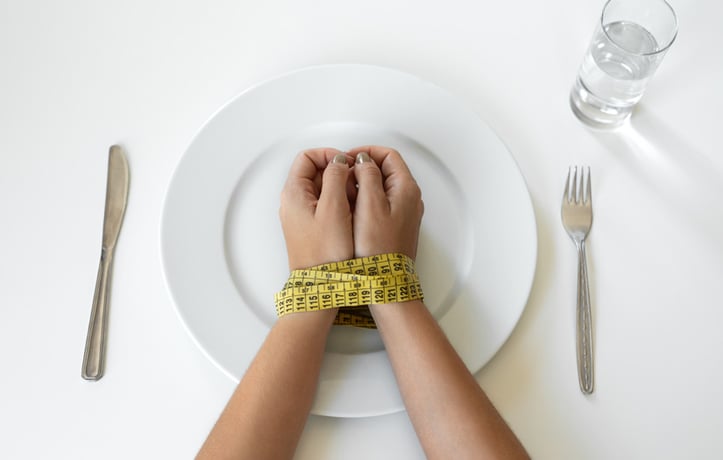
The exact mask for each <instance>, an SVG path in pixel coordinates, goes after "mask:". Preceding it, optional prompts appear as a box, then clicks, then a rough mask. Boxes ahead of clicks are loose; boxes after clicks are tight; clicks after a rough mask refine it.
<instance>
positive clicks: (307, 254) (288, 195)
mask: <svg viewBox="0 0 723 460" xmlns="http://www.w3.org/2000/svg"><path fill="white" fill-rule="evenodd" d="M352 160H353V157H347V156H346V155H345V154H344V153H342V152H340V151H339V150H336V149H331V148H321V149H312V150H307V151H305V152H302V153H301V154H299V156H298V157H297V158H296V160H295V161H294V163H293V164H292V166H291V170H290V171H289V177H288V179H287V180H286V184H285V185H284V188H283V190H282V192H281V207H280V209H279V217H280V218H281V227H282V229H283V232H284V240H285V241H286V251H287V255H288V259H289V269H290V270H295V269H300V268H307V267H311V266H314V265H319V264H322V263H326V262H336V261H340V260H346V259H350V258H352V257H353V256H354V240H353V237H352V214H351V208H350V205H349V201H350V198H353V197H350V196H349V195H350V194H352V193H353V192H352V191H351V190H350V187H349V185H350V180H349V179H350V169H349V163H350V161H352ZM351 188H353V187H351Z"/></svg>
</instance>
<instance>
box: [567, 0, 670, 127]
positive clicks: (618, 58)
mask: <svg viewBox="0 0 723 460" xmlns="http://www.w3.org/2000/svg"><path fill="white" fill-rule="evenodd" d="M677 33H678V18H677V17H676V15H675V11H673V8H672V7H671V6H670V5H669V4H668V2H666V1H665V0H608V2H607V3H605V6H604V7H603V11H602V15H601V16H600V21H599V22H598V24H597V27H596V29H595V33H594V35H593V38H592V40H591V42H590V47H589V48H588V50H587V53H586V54H585V57H584V58H583V61H582V64H581V65H580V69H579V70H578V74H577V79H576V80H575V84H574V85H573V87H572V91H571V92H570V106H571V107H572V111H573V112H574V113H575V115H576V116H577V117H578V118H579V119H580V120H581V121H583V122H584V123H586V124H588V125H591V126H594V127H598V128H608V127H609V128H613V127H618V126H620V125H622V124H623V123H625V122H626V121H627V120H628V119H629V117H630V113H631V112H632V110H633V107H634V106H635V104H637V103H638V101H639V100H640V98H641V97H642V96H643V92H644V91H645V88H646V86H647V85H648V81H649V80H650V78H651V77H652V76H653V74H654V73H655V70H656V69H657V68H658V66H659V65H660V62H661V61H662V60H663V56H665V53H666V52H667V51H668V49H669V48H670V45H672V44H673V41H674V40H675V37H676V35H677Z"/></svg>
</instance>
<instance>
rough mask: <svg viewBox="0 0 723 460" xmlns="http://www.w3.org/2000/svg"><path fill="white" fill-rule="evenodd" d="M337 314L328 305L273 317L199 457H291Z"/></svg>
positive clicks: (312, 397)
mask: <svg viewBox="0 0 723 460" xmlns="http://www.w3.org/2000/svg"><path fill="white" fill-rule="evenodd" d="M335 314H336V310H328V311H321V312H314V313H300V314H292V315H287V316H284V317H282V318H280V319H279V320H277V322H276V324H275V325H274V327H273V328H272V329H271V331H270V332H269V335H268V337H267V338H266V340H265V341H264V343H263V345H262V346H261V349H260V350H259V352H258V353H257V355H256V357H255V358H254V361H253V362H252V363H251V365H250V367H249V369H248V370H247V371H246V374H245V375H244V377H243V379H242V380H241V382H240V383H239V385H238V387H237V388H236V391H235V392H234V394H233V396H232V397H231V400H230V401H229V403H228V404H227V406H226V408H225V409H224V411H223V413H222V414H221V417H220V418H219V420H218V422H217V423H216V425H215V426H214V428H213V430H212V431H211V434H210V435H209V437H208V439H207V440H206V443H205V444H204V445H203V447H202V448H201V451H200V452H199V454H198V458H214V459H218V458H235V459H247V458H248V459H259V458H264V459H290V458H292V457H293V454H294V450H295V448H296V445H297V443H298V440H299V437H300V436H301V432H302V431H303V428H304V424H305V423H306V419H307V417H308V413H309V410H310V409H311V405H312V403H313V400H314V396H315V394H316V388H317V381H318V377H319V370H320V368H321V362H322V359H323V355H324V347H325V344H326V338H327V335H328V333H329V329H330V328H331V324H332V322H333V320H334V315H335Z"/></svg>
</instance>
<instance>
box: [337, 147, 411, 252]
mask: <svg viewBox="0 0 723 460" xmlns="http://www.w3.org/2000/svg"><path fill="white" fill-rule="evenodd" d="M349 154H350V155H351V156H353V157H355V158H356V164H355V166H354V168H353V171H354V176H355V178H356V181H357V184H358V185H359V189H358V191H357V195H356V200H355V205H354V218H353V224H354V254H355V256H356V257H366V256H371V255H374V254H382V253H388V252H400V253H402V254H405V255H407V256H409V257H411V258H412V259H414V258H416V256H417V242H418V240H419V226H420V224H421V221H422V214H423V213H424V203H423V202H422V194H421V191H420V189H419V186H418V185H417V182H416V181H415V180H414V177H412V174H411V172H410V171H409V168H408V167H407V164H406V163H405V162H404V160H403V159H402V157H401V155H400V154H399V152H397V151H396V150H393V149H390V148H386V147H379V146H365V147H357V148H355V149H353V150H351V151H350V152H349Z"/></svg>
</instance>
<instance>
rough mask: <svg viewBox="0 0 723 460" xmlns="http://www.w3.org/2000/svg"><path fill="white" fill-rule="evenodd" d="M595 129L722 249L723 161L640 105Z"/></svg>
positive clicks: (602, 140)
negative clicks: (618, 121)
mask: <svg viewBox="0 0 723 460" xmlns="http://www.w3.org/2000/svg"><path fill="white" fill-rule="evenodd" d="M591 133H592V134H593V136H594V137H595V138H596V139H597V140H598V141H599V142H600V143H601V144H603V145H604V146H605V147H606V149H607V150H608V151H610V152H611V153H613V154H615V155H617V156H618V159H619V160H620V162H621V163H623V164H624V165H625V166H627V167H628V169H629V170H630V171H631V172H632V173H633V174H634V175H635V177H637V178H638V179H639V181H640V182H641V183H642V184H644V185H645V186H646V187H648V188H649V189H650V190H651V191H652V192H653V193H654V194H655V195H656V196H658V197H659V198H660V199H661V200H663V201H665V202H666V203H667V204H668V205H670V206H671V207H672V208H673V209H674V211H675V213H676V214H677V215H679V216H681V218H682V219H683V222H686V223H687V225H688V226H690V227H691V232H692V233H693V234H695V235H696V237H697V238H705V239H706V242H708V243H710V244H713V245H716V246H718V247H719V249H723V244H722V243H723V241H722V240H721V238H720V235H721V234H723V204H721V203H720V198H721V197H723V180H722V179H723V169H721V166H720V164H718V163H716V162H715V161H714V159H712V158H710V157H709V156H708V155H706V154H705V153H704V152H701V151H700V150H699V149H697V148H696V147H694V146H693V145H692V144H691V142H689V141H688V140H687V139H686V138H685V137H684V135H683V134H682V133H681V132H680V131H679V130H677V129H676V128H675V127H674V126H670V125H668V124H666V123H665V122H664V121H663V120H661V119H660V118H658V117H657V116H656V115H655V114H653V113H652V112H650V111H649V110H646V109H645V108H644V107H643V106H639V107H636V110H635V112H634V113H633V116H632V117H631V120H630V122H629V123H628V124H626V125H625V126H623V127H621V128H619V129H617V130H614V131H603V130H591Z"/></svg>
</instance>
